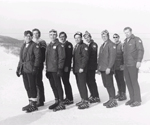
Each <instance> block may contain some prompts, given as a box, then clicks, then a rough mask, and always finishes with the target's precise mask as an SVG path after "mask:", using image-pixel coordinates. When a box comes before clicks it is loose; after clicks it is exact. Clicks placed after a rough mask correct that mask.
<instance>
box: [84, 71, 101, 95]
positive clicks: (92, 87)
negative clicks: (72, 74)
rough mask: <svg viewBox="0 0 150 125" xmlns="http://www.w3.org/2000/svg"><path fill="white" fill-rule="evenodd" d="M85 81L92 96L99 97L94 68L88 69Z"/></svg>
mask: <svg viewBox="0 0 150 125" xmlns="http://www.w3.org/2000/svg"><path fill="white" fill-rule="evenodd" d="M86 82H87V86H88V88H89V91H90V93H91V96H92V97H99V94H98V90H97V84H96V79H95V70H88V71H87V75H86Z"/></svg>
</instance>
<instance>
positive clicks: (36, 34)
mask: <svg viewBox="0 0 150 125" xmlns="http://www.w3.org/2000/svg"><path fill="white" fill-rule="evenodd" d="M33 38H35V39H39V33H38V31H33Z"/></svg>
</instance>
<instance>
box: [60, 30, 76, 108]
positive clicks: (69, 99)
mask: <svg viewBox="0 0 150 125" xmlns="http://www.w3.org/2000/svg"><path fill="white" fill-rule="evenodd" d="M59 39H60V41H61V43H62V44H63V45H64V48H65V54H66V58H65V63H64V67H63V76H62V81H63V84H64V88H65V94H66V98H65V99H64V100H63V102H64V104H65V105H70V104H73V94H72V88H71V85H70V81H69V79H70V71H71V62H72V51H73V46H72V44H71V43H70V42H69V41H67V40H66V39H67V34H66V33H65V32H60V33H59Z"/></svg>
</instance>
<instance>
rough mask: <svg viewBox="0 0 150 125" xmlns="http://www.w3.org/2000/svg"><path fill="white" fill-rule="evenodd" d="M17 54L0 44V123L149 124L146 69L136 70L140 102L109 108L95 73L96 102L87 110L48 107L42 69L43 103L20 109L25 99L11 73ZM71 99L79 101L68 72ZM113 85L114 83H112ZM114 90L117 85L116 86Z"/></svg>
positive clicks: (49, 92)
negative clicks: (30, 110)
mask: <svg viewBox="0 0 150 125" xmlns="http://www.w3.org/2000/svg"><path fill="white" fill-rule="evenodd" d="M17 63H18V57H16V56H13V55H11V54H7V53H5V52H4V49H3V48H0V125H92V124H93V125H149V123H150V118H149V116H150V108H149V106H150V81H149V80H148V78H149V77H150V74H149V73H140V74H139V81H140V86H141V93H142V99H143V104H142V106H140V107H136V108H130V107H128V106H125V105H124V103H125V101H123V102H119V106H118V107H116V108H113V109H106V108H105V107H103V105H102V103H103V102H105V101H107V99H108V95H107V92H106V90H105V88H104V87H103V85H102V81H101V76H100V75H96V77H97V78H96V79H97V84H98V89H99V95H100V98H101V101H102V102H101V103H100V104H94V105H91V107H90V108H89V109H87V110H78V109H77V107H76V106H75V104H73V105H71V106H67V109H66V110H64V111H59V112H52V111H50V110H48V106H49V105H50V104H52V103H53V99H54V96H53V93H52V90H51V87H50V85H49V82H48V80H47V79H46V77H45V72H44V86H45V95H46V103H45V106H44V107H41V108H39V110H38V111H36V112H33V113H30V114H27V113H25V112H22V111H21V109H22V107H23V106H24V105H26V104H27V103H28V100H27V95H26V92H25V89H24V85H23V82H22V78H21V77H20V78H18V77H16V75H15V71H16V66H17ZM71 84H72V88H73V94H74V100H75V103H76V102H78V101H80V96H79V93H78V89H77V86H76V81H75V77H74V75H73V74H72V73H71ZM115 85H116V83H115ZM116 91H117V89H116Z"/></svg>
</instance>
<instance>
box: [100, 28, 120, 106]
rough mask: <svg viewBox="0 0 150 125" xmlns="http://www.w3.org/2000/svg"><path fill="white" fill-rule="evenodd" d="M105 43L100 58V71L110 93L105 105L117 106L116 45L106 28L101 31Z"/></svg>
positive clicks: (101, 48)
mask: <svg viewBox="0 0 150 125" xmlns="http://www.w3.org/2000/svg"><path fill="white" fill-rule="evenodd" d="M101 36H102V39H103V41H104V43H103V44H102V46H101V47H100V51H99V59H98V71H99V72H100V73H101V76H102V81H103V84H104V87H105V88H106V89H107V91H108V94H109V100H108V101H107V102H106V103H104V104H103V105H104V106H106V107H107V108H113V107H116V106H117V105H118V104H117V101H116V99H115V88H114V82H113V74H114V63H115V58H116V46H115V44H114V43H113V42H112V41H111V40H110V39H109V33H108V31H107V30H104V31H103V32H102V33H101Z"/></svg>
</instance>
